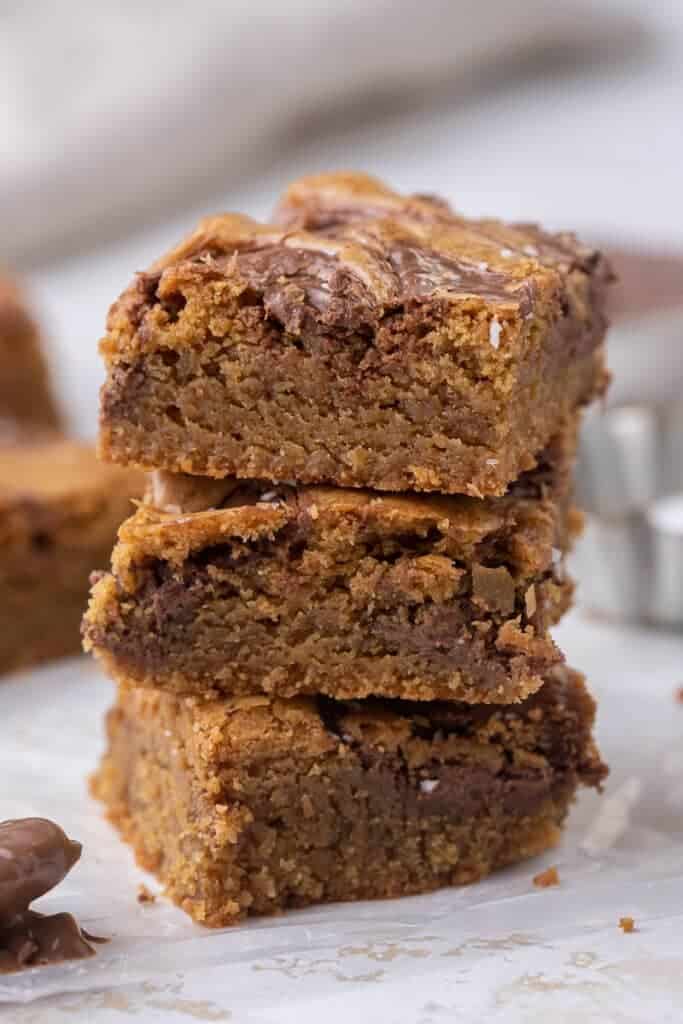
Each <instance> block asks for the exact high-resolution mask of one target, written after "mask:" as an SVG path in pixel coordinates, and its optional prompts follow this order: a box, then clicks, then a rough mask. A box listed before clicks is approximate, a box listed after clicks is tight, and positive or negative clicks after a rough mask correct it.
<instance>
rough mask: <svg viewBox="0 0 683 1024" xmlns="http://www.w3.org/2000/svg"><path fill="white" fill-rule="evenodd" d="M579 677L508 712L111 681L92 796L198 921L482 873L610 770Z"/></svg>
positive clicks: (549, 685) (543, 842)
mask: <svg viewBox="0 0 683 1024" xmlns="http://www.w3.org/2000/svg"><path fill="white" fill-rule="evenodd" d="M593 715H594V705H593V701H592V700H591V698H590V697H589V695H588V694H587V692H586V690H585V687H584V684H583V681H582V679H581V677H579V676H578V675H577V674H575V673H573V672H570V671H568V670H566V669H564V668H561V669H559V670H555V672H554V673H553V674H551V676H549V678H548V680H547V682H546V684H545V685H544V686H543V688H542V689H541V690H540V691H539V693H538V694H536V695H534V696H533V697H531V698H529V699H528V700H527V701H526V702H525V703H523V704H521V705H517V706H515V707H506V708H496V707H493V706H490V705H489V706H481V705H480V706H476V707H473V706H471V705H462V704H453V703H451V704H440V703H438V702H435V703H429V704H415V703H410V702H402V701H388V700H367V701H355V702H348V703H345V702H337V701H332V700H329V699H326V698H323V697H319V698H297V699H295V700H291V701H283V700H279V699H271V698H267V697H251V698H241V699H237V700H219V701H204V700H201V699H199V698H175V697H172V696H170V695H164V694H161V693H159V692H158V691H151V690H129V691H125V690H124V691H121V693H120V695H119V699H118V703H117V704H116V706H115V707H114V708H113V709H112V711H111V712H110V713H109V718H108V736H109V748H108V751H107V753H106V755H105V757H104V759H103V761H102V764H101V766H100V769H99V772H98V774H97V776H96V777H95V778H94V780H93V790H94V793H95V794H96V795H97V796H98V797H99V798H100V799H101V800H103V801H104V803H105V805H106V807H107V810H108V813H109V816H110V818H111V820H112V821H113V822H114V824H115V825H116V826H117V827H118V828H119V829H120V830H121V832H122V834H123V836H124V837H125V838H126V839H127V840H128V841H129V842H130V843H131V844H132V846H133V848H134V850H135V853H136V855H137V858H138V860H139V862H140V864H141V865H142V866H143V867H145V868H147V869H149V870H152V871H154V872H156V874H157V875H158V877H159V878H160V879H161V880H162V881H163V882H164V883H165V885H166V888H167V892H168V894H169V895H170V897H171V898H172V899H173V900H175V901H176V902H177V903H178V904H179V905H180V906H181V907H182V908H183V909H184V910H186V911H187V913H189V914H191V915H192V917H193V918H195V920H197V921H199V922H201V923H203V924H207V925H212V926H221V925H226V924H231V923H233V922H235V921H237V920H239V919H241V918H243V917H244V916H245V915H247V914H268V913H274V912H277V911H280V910H284V909H286V908H290V907H300V906H305V905H307V904H311V903H319V902H326V901H331V900H353V899H370V898H379V897H395V896H401V895H406V894H410V893H418V892H426V891H429V890H431V889H435V888H438V887H440V886H446V885H454V884H460V883H465V882H473V881H476V880H478V879H480V878H482V877H484V876H485V875H487V874H488V873H489V872H490V871H492V870H493V869H494V868H497V867H502V866H503V865H505V864H510V863H513V862H516V861H519V860H522V859H524V858H526V857H530V856H533V855H535V854H538V853H540V852H541V851H542V850H545V849H547V848H548V847H550V846H552V845H553V844H554V843H555V842H556V841H557V839H558V836H559V829H560V826H561V823H562V821H563V819H564V817H565V815H566V812H567V809H568V807H569V805H570V803H571V801H572V799H573V796H574V793H575V790H576V788H577V785H578V784H580V783H583V784H586V785H592V786H598V785H599V784H600V782H601V780H602V779H603V777H604V775H605V774H606V769H605V766H604V765H603V764H602V762H601V760H600V757H599V754H598V753H597V751H596V749H595V746H594V744H593V741H592V739H591V725H592V721H593Z"/></svg>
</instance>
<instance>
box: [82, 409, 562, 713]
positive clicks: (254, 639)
mask: <svg viewBox="0 0 683 1024" xmlns="http://www.w3.org/2000/svg"><path fill="white" fill-rule="evenodd" d="M574 442H575V424H572V425H571V426H570V427H568V428H567V429H566V430H565V432H564V433H563V434H561V435H559V436H558V437H557V438H556V439H555V440H554V442H553V443H552V444H551V445H550V446H549V447H548V449H546V451H545V452H544V453H543V454H542V455H541V456H540V458H539V464H538V466H537V467H536V468H535V469H534V470H532V471H530V472H528V473H526V474H524V475H523V476H521V477H520V479H519V480H518V481H516V483H514V484H513V485H512V487H511V488H510V490H509V491H508V493H507V494H506V495H505V496H503V497H502V498H489V499H484V500H478V499H475V498H469V497H466V496H451V497H443V496H436V495H428V496H426V495H411V496H408V495H386V494H378V493H377V492H367V491H352V490H341V489H332V488H322V487H299V488H296V487H293V486H291V485H274V484H272V483H260V484H259V483H258V482H250V483H245V482H243V481H237V480H234V479H230V480H208V479H202V478H197V477H187V476H170V475H167V474H158V475H156V476H155V477H154V478H153V483H152V489H151V494H150V495H148V503H147V504H145V505H143V506H141V507H140V508H139V509H138V511H137V513H136V514H135V515H134V516H133V517H132V518H131V519H129V520H128V521H127V522H126V523H125V524H124V525H123V527H122V528H121V531H120V534H119V543H118V545H117V547H116V549H115V551H114V555H113V573H112V574H105V575H103V576H102V577H101V578H99V579H98V580H97V581H96V583H95V586H94V589H93V595H92V599H91V603H90V608H89V610H88V613H87V615H86V619H85V623H84V636H85V646H86V648H87V649H92V650H94V652H95V653H96V654H97V655H98V656H99V657H100V658H101V660H102V661H103V662H104V663H105V665H106V666H107V668H108V669H109V671H110V672H111V673H112V675H114V677H115V678H116V679H118V680H119V681H122V682H127V683H132V684H133V685H142V686H155V687H158V688H159V689H161V690H167V691H169V690H170V691H173V692H176V693H197V694H199V693H205V692H208V691H211V690H213V691H218V692H220V693H222V694H224V695H227V696H236V695H241V694H253V693H260V692H265V693H268V694H273V695H277V696H281V697H291V696H294V695H296V694H323V695H328V696H331V697H336V698H339V699H341V698H344V699H346V698H359V697H364V696H367V695H369V694H375V695H379V696H387V697H402V698H411V699H417V700H434V699H441V700H464V701H470V702H480V701H482V702H490V703H509V702H511V701H518V700H521V699H523V698H524V697H525V696H526V695H527V694H529V693H532V692H534V691H535V690H536V689H538V687H539V686H540V685H541V683H542V679H543V675H544V673H547V671H548V669H549V668H550V667H551V666H552V665H553V664H555V663H557V662H559V661H561V660H562V656H561V654H560V652H559V651H558V649H557V648H556V647H555V645H554V643H553V641H552V640H551V638H550V637H549V635H548V633H547V629H548V627H549V626H550V625H552V624H553V623H554V622H556V621H557V619H558V618H559V617H560V615H561V614H562V613H563V612H564V611H565V609H566V608H567V606H568V605H569V602H570V599H571V592H572V585H571V582H570V581H569V580H568V579H567V578H566V577H565V576H564V574H563V572H562V564H561V562H562V556H563V553H564V552H565V551H566V549H567V547H568V545H569V542H570V538H571V535H572V533H573V532H574V530H575V528H576V526H577V515H576V513H575V512H574V510H573V509H572V507H571V501H570V476H571V465H572V456H573V451H574Z"/></svg>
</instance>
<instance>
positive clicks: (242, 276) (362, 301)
mask: <svg viewBox="0 0 683 1024" xmlns="http://www.w3.org/2000/svg"><path fill="white" fill-rule="evenodd" d="M273 220H274V223H272V224H261V223H258V222H256V221H254V220H251V219H250V218H249V217H245V216H242V215H237V214H222V215H219V216H213V217H207V218H205V219H204V220H202V221H201V223H200V224H199V226H198V228H197V229H196V231H194V232H193V233H192V234H191V235H190V236H189V237H188V238H187V239H185V240H184V241H183V242H182V243H181V244H180V245H178V246H177V247H176V248H175V249H173V250H172V251H171V252H169V253H168V254H167V255H165V256H163V257H162V258H161V259H160V260H158V261H157V262H156V263H155V264H153V266H152V267H151V268H150V270H149V272H148V273H147V274H142V275H139V276H138V278H137V280H136V282H135V283H134V284H133V285H132V286H131V288H130V289H128V291H127V292H125V293H124V295H123V296H122V298H121V299H120V300H119V301H118V302H117V303H115V305H114V306H113V307H112V310H111V312H110V315H109V319H108V329H109V331H110V332H113V331H116V330H117V329H119V328H121V327H122V325H123V323H124V322H125V321H126V320H127V321H129V325H131V324H132V325H133V326H134V327H139V326H140V323H141V319H142V317H143V315H144V311H145V309H146V308H147V307H148V306H149V305H150V303H153V301H154V298H155V296H156V297H160V298H161V299H162V300H163V298H164V293H165V288H164V285H165V282H167V283H168V284H169V286H170V283H171V281H172V279H173V278H174V273H173V272H174V271H177V270H178V269H179V268H180V267H185V268H186V269H187V270H188V272H189V270H190V268H191V267H192V265H194V266H195V267H196V268H197V269H198V270H201V272H202V273H203V274H204V275H205V276H208V277H209V278H215V279H226V280H233V281H235V282H236V283H237V282H239V288H240V290H241V291H242V293H243V295H244V296H245V297H244V301H245V302H247V303H248V302H249V289H254V290H255V291H257V292H258V293H259V294H260V296H261V300H262V301H263V305H264V308H265V310H266V312H267V313H268V314H269V315H270V316H272V317H273V318H274V319H275V320H278V321H279V322H281V323H282V325H283V326H284V328H285V329H286V330H287V331H288V332H289V333H291V334H295V335H296V334H299V333H301V332H303V331H305V330H311V329H312V328H313V326H314V325H318V327H324V328H326V329H328V330H342V331H351V332H357V331H362V330H363V329H373V328H375V327H376V326H377V324H378V323H379V322H380V320H381V319H382V317H383V316H385V315H386V314H387V313H388V312H390V311H391V310H394V309H397V308H405V307H409V306H411V305H414V304H422V303H438V304H440V305H442V306H443V307H444V308H445V309H447V307H448V305H449V303H452V302H462V301H463V300H472V301H473V302H475V305H476V304H477V303H479V304H481V303H483V304H484V305H486V306H487V307H491V308H492V310H493V311H494V312H497V313H499V314H500V315H502V316H505V317H506V318H510V317H513V316H519V317H521V318H522V319H524V318H528V317H530V316H531V315H532V314H533V312H534V308H535V306H536V304H537V302H538V301H539V299H540V300H542V299H543V297H546V298H547V297H548V296H549V295H553V294H556V293H557V292H558V291H562V290H563V284H564V283H565V280H566V278H567V276H568V275H569V274H570V273H572V272H574V271H577V270H578V271H580V272H582V273H584V274H588V275H592V274H595V275H596V276H597V277H604V278H605V280H607V279H608V278H609V272H608V270H607V268H606V267H605V265H604V263H603V261H602V258H601V257H600V254H599V253H597V252H595V251H593V250H591V249H589V248H587V247H585V246H583V245H581V244H580V243H579V242H578V241H577V240H576V239H575V238H574V236H573V235H571V234H555V235H551V234H547V233H545V232H543V231H541V230H540V229H539V228H538V227H536V226H535V225H530V224H518V225H509V224H504V223H502V222H500V221H494V220H468V219H466V218H464V217H462V216H460V215H458V214H457V213H455V212H454V211H452V210H451V209H450V207H449V206H448V204H446V203H445V202H444V201H442V200H440V199H436V198H432V197H424V196H401V195H399V194H398V193H396V192H393V191H391V190H390V189H388V188H387V187H386V186H384V185H383V184H382V183H381V182H379V181H376V180H375V179H373V178H370V177H368V176H366V175H360V174H329V175H320V176H317V177H313V178H304V179H301V180H300V181H298V182H295V183H294V184H293V185H292V186H291V187H290V188H289V189H288V190H287V191H286V193H285V194H284V196H283V197H282V199H281V201H280V203H279V204H278V207H277V209H276V212H275V215H274V218H273ZM570 291H571V290H570ZM571 298H572V296H571V294H570V295H569V300H570V301H571ZM579 312H580V310H579ZM139 341H140V343H141V344H142V345H143V346H144V341H145V339H144V336H143V337H142V338H140V339H139ZM496 341H497V339H492V343H494V345H495V342H496Z"/></svg>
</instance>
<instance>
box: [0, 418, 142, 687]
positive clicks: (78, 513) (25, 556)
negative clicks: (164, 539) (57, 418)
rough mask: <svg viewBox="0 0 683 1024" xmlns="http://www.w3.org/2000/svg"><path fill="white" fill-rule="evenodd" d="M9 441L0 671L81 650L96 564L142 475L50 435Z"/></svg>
mask: <svg viewBox="0 0 683 1024" xmlns="http://www.w3.org/2000/svg"><path fill="white" fill-rule="evenodd" d="M29 438H30V439H29V440H26V441H24V442H19V443H17V444H5V445H0V673H4V672H10V671H14V670H16V669H19V668H26V667H27V666H29V665H34V664H38V663H39V662H42V661H47V660H49V659H52V658H61V657H64V656H66V655H69V654H77V653H78V652H79V651H80V646H81V644H80V620H81V616H82V614H83V611H84V609H85V605H86V601H87V595H88V586H89V577H90V574H91V572H92V570H93V569H103V568H104V567H105V566H106V565H107V564H108V562H109V555H110V552H111V548H112V545H113V543H114V539H115V537H116V531H117V529H118V527H119V525H120V523H121V522H122V521H123V520H124V519H125V518H126V517H127V516H128V515H129V514H130V511H131V501H130V499H131V498H134V497H139V496H140V494H141V493H142V488H143V479H142V475H141V474H139V473H138V472H137V471H134V470H126V469H124V470H122V469H119V468H118V467H117V466H108V465H106V464H104V463H101V462H98V460H97V458H96V456H95V452H94V449H93V447H92V445H88V444H83V443H82V442H79V441H71V440H65V439H62V438H59V437H51V438H46V439H41V440H35V439H34V438H33V437H32V435H29Z"/></svg>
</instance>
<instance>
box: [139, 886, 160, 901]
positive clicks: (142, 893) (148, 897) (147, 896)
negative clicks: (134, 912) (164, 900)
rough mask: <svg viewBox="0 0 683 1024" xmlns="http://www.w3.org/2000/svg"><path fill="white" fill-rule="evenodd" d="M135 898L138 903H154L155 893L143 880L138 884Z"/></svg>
mask: <svg viewBox="0 0 683 1024" xmlns="http://www.w3.org/2000/svg"><path fill="white" fill-rule="evenodd" d="M137 900H138V903H156V893H153V892H152V890H151V889H148V888H147V886H146V885H145V883H144V882H141V883H140V885H139V886H138V895H137Z"/></svg>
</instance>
